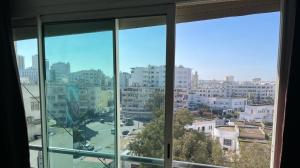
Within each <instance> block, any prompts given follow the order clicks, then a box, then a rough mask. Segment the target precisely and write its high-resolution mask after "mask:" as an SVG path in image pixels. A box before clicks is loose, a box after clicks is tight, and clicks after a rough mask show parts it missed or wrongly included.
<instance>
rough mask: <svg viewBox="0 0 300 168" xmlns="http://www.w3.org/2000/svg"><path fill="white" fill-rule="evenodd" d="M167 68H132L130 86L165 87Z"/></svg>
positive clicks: (150, 66)
mask: <svg viewBox="0 0 300 168" xmlns="http://www.w3.org/2000/svg"><path fill="white" fill-rule="evenodd" d="M165 73H166V70H165V66H163V65H161V66H152V65H149V66H148V67H135V68H131V77H130V79H129V86H134V87H136V86H137V87H164V86H165Z"/></svg>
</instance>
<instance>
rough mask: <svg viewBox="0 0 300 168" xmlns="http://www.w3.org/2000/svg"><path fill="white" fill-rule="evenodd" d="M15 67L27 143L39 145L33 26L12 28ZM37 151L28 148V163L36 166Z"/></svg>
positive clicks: (35, 48) (34, 32) (35, 41)
mask: <svg viewBox="0 0 300 168" xmlns="http://www.w3.org/2000/svg"><path fill="white" fill-rule="evenodd" d="M13 36H14V45H15V51H16V60H17V67H18V71H19V77H20V82H21V89H22V95H23V102H24V108H25V115H26V121H27V133H28V142H29V145H38V146H41V116H40V95H39V76H38V56H37V54H38V49H37V48H38V47H37V31H36V28H35V27H23V28H15V29H13ZM38 153H39V152H38V151H35V150H30V164H31V166H32V167H34V168H38V160H39V157H38V156H39V155H38Z"/></svg>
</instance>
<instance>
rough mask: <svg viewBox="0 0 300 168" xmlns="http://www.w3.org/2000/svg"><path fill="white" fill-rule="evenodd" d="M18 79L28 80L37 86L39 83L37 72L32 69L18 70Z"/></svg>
mask: <svg viewBox="0 0 300 168" xmlns="http://www.w3.org/2000/svg"><path fill="white" fill-rule="evenodd" d="M19 72H20V77H22V78H28V80H29V81H30V83H33V84H37V83H38V82H39V70H38V69H34V68H32V67H29V68H26V69H24V70H20V71H19Z"/></svg>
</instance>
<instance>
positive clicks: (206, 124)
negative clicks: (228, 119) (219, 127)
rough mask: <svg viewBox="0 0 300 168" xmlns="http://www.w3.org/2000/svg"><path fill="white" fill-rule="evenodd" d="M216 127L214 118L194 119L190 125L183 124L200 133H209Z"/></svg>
mask: <svg viewBox="0 0 300 168" xmlns="http://www.w3.org/2000/svg"><path fill="white" fill-rule="evenodd" d="M215 127H216V121H215V120H196V121H194V122H193V124H192V125H187V126H185V128H186V129H193V130H196V131H198V132H200V133H205V134H209V135H211V134H212V132H213V130H214V129H215Z"/></svg>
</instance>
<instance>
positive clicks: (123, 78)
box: [120, 72, 130, 89]
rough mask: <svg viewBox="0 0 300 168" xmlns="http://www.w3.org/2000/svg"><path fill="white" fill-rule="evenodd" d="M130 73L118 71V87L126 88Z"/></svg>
mask: <svg viewBox="0 0 300 168" xmlns="http://www.w3.org/2000/svg"><path fill="white" fill-rule="evenodd" d="M129 79H130V73H127V72H120V88H121V89H123V88H126V87H128V86H129Z"/></svg>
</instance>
